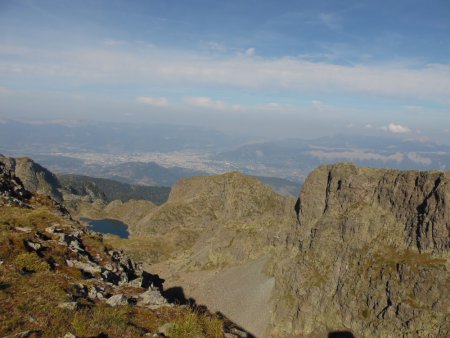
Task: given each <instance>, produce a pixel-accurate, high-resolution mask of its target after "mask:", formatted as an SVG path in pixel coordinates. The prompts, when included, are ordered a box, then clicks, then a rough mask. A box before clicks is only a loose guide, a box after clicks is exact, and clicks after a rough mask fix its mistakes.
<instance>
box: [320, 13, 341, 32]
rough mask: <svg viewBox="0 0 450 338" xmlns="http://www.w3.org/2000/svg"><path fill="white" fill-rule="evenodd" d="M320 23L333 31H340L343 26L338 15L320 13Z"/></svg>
mask: <svg viewBox="0 0 450 338" xmlns="http://www.w3.org/2000/svg"><path fill="white" fill-rule="evenodd" d="M319 22H320V23H322V24H323V25H325V26H326V27H328V28H329V29H333V30H335V29H340V28H341V26H342V24H341V22H342V18H341V17H340V16H339V15H337V14H336V13H320V14H319Z"/></svg>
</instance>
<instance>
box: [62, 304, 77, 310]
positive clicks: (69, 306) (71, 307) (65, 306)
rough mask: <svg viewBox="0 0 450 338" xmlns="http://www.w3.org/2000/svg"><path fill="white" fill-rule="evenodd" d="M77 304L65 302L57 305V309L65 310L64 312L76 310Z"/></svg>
mask: <svg viewBox="0 0 450 338" xmlns="http://www.w3.org/2000/svg"><path fill="white" fill-rule="evenodd" d="M78 307H79V306H78V303H77V302H66V303H59V304H58V308H60V309H66V310H76V309H78Z"/></svg>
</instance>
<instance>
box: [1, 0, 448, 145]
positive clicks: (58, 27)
mask: <svg viewBox="0 0 450 338" xmlns="http://www.w3.org/2000/svg"><path fill="white" fill-rule="evenodd" d="M0 117H2V118H15V119H22V120H32V119H41V118H42V119H95V120H108V121H130V120H131V121H136V122H139V123H141V122H170V123H190V124H198V125H206V126H211V127H214V128H218V129H221V130H224V131H227V132H239V133H242V132H245V133H249V134H252V135H253V134H254V135H255V136H268V137H283V136H291V137H292V136H297V137H314V136H324V135H327V134H330V133H345V132H358V133H378V134H386V135H387V134H397V135H401V136H404V137H411V138H422V139H424V140H426V139H427V138H431V139H437V140H440V141H445V140H447V139H450V137H449V136H450V130H449V129H450V0H428V1H422V0H421V1H418V0H396V1H368V0H358V1H331V0H329V1H263V0H259V1H254V0H240V1H237V0H229V1H188V0H185V1H171V0H161V1H159V0H147V1H144V0H142V1H137V0H134V1H119V0H109V1H106V0H105V1H101V0H91V1H82V0H80V1H66V0H59V1H47V0H39V1H38V0H0Z"/></svg>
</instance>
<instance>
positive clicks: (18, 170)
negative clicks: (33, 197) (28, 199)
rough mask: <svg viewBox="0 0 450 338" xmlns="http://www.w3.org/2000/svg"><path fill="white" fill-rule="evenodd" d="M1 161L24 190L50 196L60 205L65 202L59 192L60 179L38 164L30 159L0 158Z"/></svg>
mask: <svg viewBox="0 0 450 338" xmlns="http://www.w3.org/2000/svg"><path fill="white" fill-rule="evenodd" d="M0 161H1V162H2V163H3V164H4V166H5V169H6V170H8V171H10V172H12V173H14V175H15V176H16V177H18V178H19V179H20V181H21V182H22V184H23V186H24V188H25V189H26V190H28V191H29V192H31V193H33V194H34V193H39V194H43V195H47V196H50V197H51V198H53V199H54V200H55V201H57V202H59V203H61V202H62V201H63V198H62V194H61V192H59V190H58V186H59V183H58V179H57V178H56V176H55V175H54V174H53V173H51V172H50V171H48V170H47V169H45V168H44V167H42V166H41V165H39V164H38V163H36V162H34V161H33V160H31V159H29V158H28V157H19V158H12V157H4V156H0Z"/></svg>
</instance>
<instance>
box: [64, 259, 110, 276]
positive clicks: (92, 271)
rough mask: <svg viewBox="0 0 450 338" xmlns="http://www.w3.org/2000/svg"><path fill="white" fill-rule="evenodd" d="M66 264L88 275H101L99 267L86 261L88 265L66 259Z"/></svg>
mask: <svg viewBox="0 0 450 338" xmlns="http://www.w3.org/2000/svg"><path fill="white" fill-rule="evenodd" d="M66 263H67V265H68V266H70V267H75V268H77V269H80V270H82V271H84V272H87V273H90V274H92V275H95V274H97V273H101V271H102V269H101V267H100V266H99V265H98V264H96V263H94V262H91V261H88V263H84V262H80V261H77V260H74V259H67V260H66Z"/></svg>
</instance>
